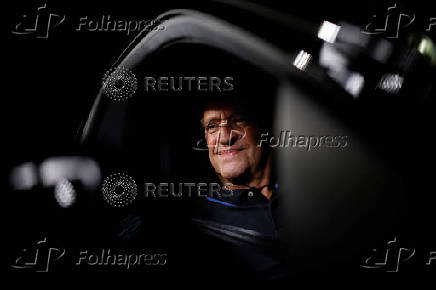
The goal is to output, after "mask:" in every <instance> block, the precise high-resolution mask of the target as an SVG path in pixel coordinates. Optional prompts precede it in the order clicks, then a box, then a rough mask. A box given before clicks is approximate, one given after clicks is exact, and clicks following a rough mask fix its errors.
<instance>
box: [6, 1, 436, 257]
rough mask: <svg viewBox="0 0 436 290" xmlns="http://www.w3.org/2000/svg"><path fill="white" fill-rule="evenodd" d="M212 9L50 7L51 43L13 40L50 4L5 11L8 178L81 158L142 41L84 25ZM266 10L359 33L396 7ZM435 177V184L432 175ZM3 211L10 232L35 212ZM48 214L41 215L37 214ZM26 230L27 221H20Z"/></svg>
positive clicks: (422, 16) (422, 19)
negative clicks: (28, 165)
mask: <svg viewBox="0 0 436 290" xmlns="http://www.w3.org/2000/svg"><path fill="white" fill-rule="evenodd" d="M210 2H212V1H198V2H196V1H187V2H186V3H184V2H183V1H122V2H115V3H108V2H107V1H93V2H90V1H74V2H72V3H61V2H55V1H47V2H46V3H47V5H48V8H49V9H51V10H53V13H60V14H61V13H64V14H65V15H66V19H65V21H64V23H62V24H61V25H60V26H59V27H56V28H54V29H52V30H51V31H50V35H49V37H48V38H47V39H36V38H35V37H33V36H31V35H14V34H12V33H11V32H10V30H12V29H13V27H14V26H15V24H16V23H18V22H19V21H20V20H21V15H22V14H23V13H26V12H28V11H30V12H31V11H34V10H35V9H36V7H37V6H38V4H39V3H44V2H36V1H13V2H12V1H8V3H7V4H5V3H3V5H4V6H3V16H4V17H3V18H4V19H5V20H6V21H5V22H6V25H4V26H3V27H6V32H5V34H4V36H3V39H4V41H3V45H4V46H6V50H5V52H4V59H5V61H6V68H4V74H3V90H2V92H3V94H2V97H3V106H2V109H3V114H2V115H3V117H4V121H3V128H4V130H5V131H4V132H3V142H2V143H3V145H4V146H2V147H3V150H2V151H3V152H2V153H3V156H2V157H3V158H2V159H3V165H4V166H5V168H6V171H7V170H8V169H10V168H12V167H13V166H14V165H17V164H20V163H22V162H25V161H29V160H33V161H41V160H42V159H44V158H46V157H48V156H56V155H74V154H77V153H78V152H79V151H78V149H77V147H78V146H77V145H78V132H79V131H78V130H79V128H80V126H82V125H83V122H84V121H85V120H86V117H87V114H88V113H89V110H90V108H91V105H92V103H93V101H94V97H95V96H96V94H97V93H98V90H99V88H100V86H101V80H102V77H103V75H104V73H105V72H106V71H107V70H108V69H109V68H110V67H111V66H112V64H113V62H114V61H115V60H116V59H117V57H118V56H119V55H120V54H121V52H122V51H123V50H124V49H125V48H126V46H127V45H128V44H129V43H130V42H131V41H132V40H133V38H134V36H135V33H133V34H131V35H128V36H127V35H126V32H122V31H121V32H118V31H114V32H111V31H108V32H98V31H94V32H88V31H75V29H76V28H77V27H78V22H79V18H80V17H83V16H88V18H90V19H91V18H95V19H99V18H100V17H101V15H103V14H104V15H108V14H110V15H111V17H112V18H113V19H127V20H129V19H147V20H151V19H153V18H154V17H156V16H157V15H159V14H160V13H162V12H164V11H166V10H168V9H172V8H189V7H202V8H203V9H205V10H207V9H211V7H213V5H214V4H212V3H210ZM262 2H264V3H266V5H267V6H269V7H271V8H279V9H281V10H283V11H287V12H290V13H291V14H294V15H297V16H300V17H301V18H304V19H306V20H308V21H311V22H314V23H317V22H321V21H322V20H326V19H327V20H331V21H335V20H338V19H341V20H346V21H349V22H351V23H353V24H356V25H358V26H363V25H365V24H366V23H367V22H368V20H370V16H371V15H372V14H374V13H376V12H380V11H381V13H383V11H384V10H385V9H386V7H387V6H388V4H391V3H392V2H388V1H383V2H382V1H377V2H375V1H374V2H369V1H349V2H346V3H344V2H342V1H322V2H319V1H298V2H297V1H292V2H290V1H283V2H286V3H280V2H279V1H259V3H262ZM397 2H398V1H397ZM209 3H210V4H209ZM405 4H406V7H409V8H410V11H413V12H415V13H416V14H417V20H416V21H415V24H414V25H416V26H415V28H416V27H423V29H425V28H426V27H427V25H428V19H429V17H430V16H433V17H434V16H435V14H436V13H434V10H431V9H430V7H428V6H427V5H429V4H426V3H422V4H421V3H419V2H417V1H414V2H413V3H405ZM284 37H285V36H284ZM149 106H151V107H153V101H150V104H149ZM157 109H158V108H157ZM412 138H414V137H412ZM418 138H421V137H418ZM422 138H427V136H425V137H422ZM428 174H429V176H430V173H428ZM5 177H7V173H6V174H5ZM421 186H422V185H421ZM418 187H420V186H418ZM5 188H7V187H5ZM420 190H423V191H425V190H426V189H425V188H420ZM3 191H4V192H3V193H4V194H5V195H8V194H11V193H10V192H9V191H8V190H7V189H6V190H3ZM428 191H429V192H430V191H434V190H433V189H428ZM8 200H9V197H7V198H6V201H8ZM3 206H5V207H6V208H5V211H4V213H5V214H6V221H7V227H6V228H7V229H9V227H10V228H14V227H15V226H16V225H17V224H19V223H18V222H17V223H15V221H18V220H19V219H20V218H19V217H20V216H21V217H23V216H25V215H22V214H21V213H20V211H21V210H23V208H27V207H28V206H29V205H25V206H23V207H22V206H21V205H20V204H15V203H14V204H12V205H10V204H8V203H7V202H6V203H4V204H3ZM44 210H45V209H44V208H39V209H36V211H35V212H38V211H44ZM26 218H31V217H26ZM21 222H23V221H22V220H20V223H21ZM70 222H71V224H73V223H74V221H70ZM82 222H83V221H82ZM12 232H13V233H16V232H17V231H16V230H13V231H12ZM35 232H36V233H37V232H38V229H35ZM23 235H25V236H26V234H23ZM29 236H31V235H30V234H29ZM8 241H9V243H10V244H11V245H14V246H13V248H14V249H15V250H16V249H19V248H20V247H21V246H22V245H21V244H20V243H19V242H18V240H17V239H16V237H13V236H9V237H8ZM17 242H18V244H16V243H17ZM22 243H27V241H23V242H22ZM10 255H11V257H13V256H14V251H10Z"/></svg>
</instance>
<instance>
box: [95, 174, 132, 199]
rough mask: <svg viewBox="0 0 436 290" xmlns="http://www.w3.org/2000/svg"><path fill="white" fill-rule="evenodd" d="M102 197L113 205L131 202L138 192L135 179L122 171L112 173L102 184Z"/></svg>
mask: <svg viewBox="0 0 436 290" xmlns="http://www.w3.org/2000/svg"><path fill="white" fill-rule="evenodd" d="M102 193H103V199H104V200H105V201H106V202H107V203H108V204H110V205H111V206H114V207H125V206H128V205H129V204H131V203H132V202H133V201H134V200H135V198H136V195H137V194H138V187H137V186H136V182H135V180H134V179H133V178H132V177H130V176H129V175H127V174H124V173H114V174H111V175H110V176H108V177H106V179H105V180H104V182H103V186H102Z"/></svg>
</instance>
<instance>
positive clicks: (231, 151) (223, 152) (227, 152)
mask: <svg viewBox="0 0 436 290" xmlns="http://www.w3.org/2000/svg"><path fill="white" fill-rule="evenodd" d="M242 150H243V148H236V149H233V148H231V149H225V150H220V151H219V152H218V155H220V156H234V155H236V154H238V153H239V152H241V151H242Z"/></svg>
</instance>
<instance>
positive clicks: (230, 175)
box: [220, 166, 245, 180]
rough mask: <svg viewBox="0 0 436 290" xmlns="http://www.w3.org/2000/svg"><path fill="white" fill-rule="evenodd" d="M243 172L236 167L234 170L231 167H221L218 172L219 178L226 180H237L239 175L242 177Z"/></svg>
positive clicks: (243, 170) (240, 168) (243, 169)
mask: <svg viewBox="0 0 436 290" xmlns="http://www.w3.org/2000/svg"><path fill="white" fill-rule="evenodd" d="M244 172H245V168H242V167H238V168H235V167H234V166H232V167H231V168H228V167H227V166H223V167H222V168H221V171H220V175H221V177H223V178H225V179H228V180H235V179H238V178H239V177H240V176H241V175H243V174H244Z"/></svg>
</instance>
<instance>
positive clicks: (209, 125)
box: [206, 123, 218, 130]
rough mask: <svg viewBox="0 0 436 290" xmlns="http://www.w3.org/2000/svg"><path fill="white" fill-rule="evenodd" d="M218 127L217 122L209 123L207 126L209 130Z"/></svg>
mask: <svg viewBox="0 0 436 290" xmlns="http://www.w3.org/2000/svg"><path fill="white" fill-rule="evenodd" d="M217 127H218V125H217V124H215V123H212V124H208V125H207V126H206V129H207V130H211V129H215V128H217Z"/></svg>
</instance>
